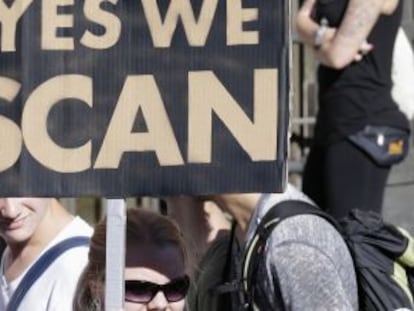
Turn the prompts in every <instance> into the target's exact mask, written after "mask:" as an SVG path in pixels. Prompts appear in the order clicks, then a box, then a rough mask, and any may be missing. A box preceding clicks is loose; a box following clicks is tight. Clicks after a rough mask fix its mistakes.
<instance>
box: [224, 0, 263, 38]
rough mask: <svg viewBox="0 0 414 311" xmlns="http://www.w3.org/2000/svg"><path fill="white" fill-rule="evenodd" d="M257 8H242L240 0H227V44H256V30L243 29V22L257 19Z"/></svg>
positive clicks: (257, 36)
mask: <svg viewBox="0 0 414 311" xmlns="http://www.w3.org/2000/svg"><path fill="white" fill-rule="evenodd" d="M258 16H259V14H258V10H257V8H256V9H254V8H249V9H243V7H242V0H227V45H240V44H258V43H259V33H258V32H257V31H253V30H251V31H244V30H243V22H250V21H254V20H257V19H258Z"/></svg>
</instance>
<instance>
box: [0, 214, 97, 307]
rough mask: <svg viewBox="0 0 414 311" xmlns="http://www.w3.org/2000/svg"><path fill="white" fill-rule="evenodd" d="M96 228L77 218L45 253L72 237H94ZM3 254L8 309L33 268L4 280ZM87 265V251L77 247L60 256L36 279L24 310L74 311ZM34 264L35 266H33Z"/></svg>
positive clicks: (1, 298)
mask: <svg viewBox="0 0 414 311" xmlns="http://www.w3.org/2000/svg"><path fill="white" fill-rule="evenodd" d="M92 232H93V229H92V228H91V227H90V226H89V225H88V224H87V223H86V222H85V221H84V220H82V219H81V218H79V217H75V218H74V219H73V220H72V222H71V223H70V224H69V225H67V226H66V228H64V229H63V230H62V231H61V232H60V233H59V234H58V235H57V236H56V237H55V238H54V239H53V240H52V241H51V242H50V243H49V245H48V246H47V247H46V248H45V249H44V250H43V252H42V254H43V253H44V252H46V251H47V250H48V249H50V248H51V247H52V246H54V245H56V244H57V243H59V242H60V241H62V240H64V239H67V238H70V237H73V236H79V235H80V236H91V235H92ZM3 261H4V254H3V256H2V259H1V265H0V269H1V270H0V271H1V279H0V310H6V306H7V304H8V303H9V301H10V299H11V297H12V295H13V293H14V291H15V290H16V288H17V286H18V285H19V283H20V282H21V280H22V279H23V277H24V276H25V274H26V273H27V271H28V270H29V269H30V267H31V266H30V267H28V268H27V269H26V271H24V272H23V273H22V274H21V275H20V276H19V277H18V278H16V279H14V280H13V281H12V282H10V283H7V282H6V279H5V277H4V273H3V271H4V268H3V267H4V266H3ZM87 262H88V248H87V247H83V246H81V247H74V248H71V249H69V250H67V251H66V252H64V253H63V254H62V255H60V256H59V257H58V258H57V259H56V260H55V261H54V262H53V263H52V264H51V265H50V266H49V267H48V268H47V269H46V270H45V271H44V272H43V274H42V275H41V276H40V277H39V279H37V281H36V282H35V283H34V284H33V286H32V287H31V288H30V289H29V291H28V292H27V294H26V296H25V297H24V298H23V301H22V302H21V304H20V307H19V310H21V311H66V310H67V311H71V310H72V299H73V296H74V293H75V290H76V285H77V282H78V278H79V276H80V274H81V273H82V271H83V269H84V267H85V265H86V263H87ZM32 265H33V263H32Z"/></svg>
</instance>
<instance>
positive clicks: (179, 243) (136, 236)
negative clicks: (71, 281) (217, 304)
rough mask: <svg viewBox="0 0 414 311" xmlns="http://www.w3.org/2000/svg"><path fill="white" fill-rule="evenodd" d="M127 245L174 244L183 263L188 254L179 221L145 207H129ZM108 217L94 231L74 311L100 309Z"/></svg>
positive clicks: (77, 291) (101, 305)
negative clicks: (177, 222)
mask: <svg viewBox="0 0 414 311" xmlns="http://www.w3.org/2000/svg"><path fill="white" fill-rule="evenodd" d="M126 240H127V241H126V242H127V243H126V245H127V249H126V251H127V252H128V248H129V247H130V246H131V245H133V244H135V245H142V244H152V245H154V246H160V247H163V246H166V245H173V246H175V247H177V249H178V250H179V252H180V254H181V257H182V261H183V263H184V266H185V264H186V262H187V254H186V250H185V246H184V241H183V238H182V235H181V232H180V230H179V228H178V226H177V224H176V223H175V222H174V221H173V220H171V219H170V218H169V217H167V216H163V215H161V214H159V213H156V212H152V211H149V210H145V209H142V208H130V209H128V210H127V232H126ZM105 245H106V218H105V219H103V220H101V221H100V222H99V223H98V224H97V225H96V226H95V230H94V234H93V236H92V238H91V242H90V249H89V262H88V264H87V266H86V267H85V269H84V271H83V273H82V275H81V276H80V278H79V281H78V286H77V289H76V293H75V297H74V299H73V310H74V311H85V310H88V311H101V310H102V307H103V301H101V297H100V296H102V293H104V287H105V286H104V282H105V258H106V257H105V256H106V248H105Z"/></svg>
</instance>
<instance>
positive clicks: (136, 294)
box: [125, 276, 190, 303]
mask: <svg viewBox="0 0 414 311" xmlns="http://www.w3.org/2000/svg"><path fill="white" fill-rule="evenodd" d="M189 287H190V279H189V277H188V276H184V277H181V278H177V279H174V280H172V281H171V282H169V283H167V284H163V285H159V284H155V283H151V282H144V281H138V280H126V281H125V301H128V302H135V303H148V302H150V301H151V300H152V299H153V298H154V296H155V295H156V294H157V293H158V292H159V291H161V292H163V293H164V296H165V298H166V299H167V301H168V302H176V301H179V300H181V299H184V298H185V296H186V295H187V291H188V288H189Z"/></svg>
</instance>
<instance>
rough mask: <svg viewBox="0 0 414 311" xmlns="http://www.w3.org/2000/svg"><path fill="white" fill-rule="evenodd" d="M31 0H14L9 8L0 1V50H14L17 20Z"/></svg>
mask: <svg viewBox="0 0 414 311" xmlns="http://www.w3.org/2000/svg"><path fill="white" fill-rule="evenodd" d="M32 2H33V0H16V1H13V4H12V5H11V6H10V8H9V7H8V6H7V5H6V4H5V3H4V1H0V25H1V27H0V31H1V33H0V48H1V51H2V52H14V51H16V27H17V22H18V21H19V19H20V17H22V15H23V13H24V12H25V11H26V10H27V8H28V7H29V5H30V4H31V3H32Z"/></svg>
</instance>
